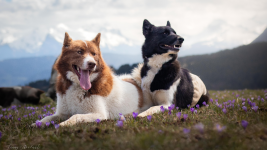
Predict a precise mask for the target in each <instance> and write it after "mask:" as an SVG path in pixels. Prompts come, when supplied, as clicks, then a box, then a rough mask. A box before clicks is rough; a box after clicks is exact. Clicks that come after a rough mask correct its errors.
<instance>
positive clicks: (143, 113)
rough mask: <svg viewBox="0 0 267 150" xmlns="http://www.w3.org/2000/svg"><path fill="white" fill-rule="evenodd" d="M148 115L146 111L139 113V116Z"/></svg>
mask: <svg viewBox="0 0 267 150" xmlns="http://www.w3.org/2000/svg"><path fill="white" fill-rule="evenodd" d="M146 116H148V115H147V113H146V112H142V113H141V114H139V115H138V116H137V117H146Z"/></svg>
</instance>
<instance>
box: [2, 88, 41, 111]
mask: <svg viewBox="0 0 267 150" xmlns="http://www.w3.org/2000/svg"><path fill="white" fill-rule="evenodd" d="M42 93H44V92H43V91H41V90H39V89H35V88H32V87H28V86H22V87H21V89H19V90H18V91H17V92H16V90H15V89H14V88H11V87H9V88H0V105H1V106H3V107H9V106H10V105H11V104H12V102H13V101H14V99H15V98H16V99H17V100H19V101H20V102H21V103H30V104H38V103H39V101H40V96H41V94H42Z"/></svg>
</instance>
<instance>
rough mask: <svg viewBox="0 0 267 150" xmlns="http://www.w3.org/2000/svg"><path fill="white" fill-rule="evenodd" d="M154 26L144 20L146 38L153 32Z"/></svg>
mask: <svg viewBox="0 0 267 150" xmlns="http://www.w3.org/2000/svg"><path fill="white" fill-rule="evenodd" d="M153 26H154V25H153V24H151V23H150V22H149V21H148V20H146V19H145V20H144V22H143V35H144V36H145V37H146V36H147V35H148V34H149V33H150V32H151V31H152V28H153Z"/></svg>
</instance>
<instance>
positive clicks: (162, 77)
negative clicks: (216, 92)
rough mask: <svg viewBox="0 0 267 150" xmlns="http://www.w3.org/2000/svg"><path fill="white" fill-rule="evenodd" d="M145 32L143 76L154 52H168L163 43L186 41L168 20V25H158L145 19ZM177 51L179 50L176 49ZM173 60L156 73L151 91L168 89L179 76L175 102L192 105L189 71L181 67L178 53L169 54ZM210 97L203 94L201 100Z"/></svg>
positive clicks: (191, 86) (172, 43)
mask: <svg viewBox="0 0 267 150" xmlns="http://www.w3.org/2000/svg"><path fill="white" fill-rule="evenodd" d="M143 34H144V36H145V38H146V39H145V42H144V44H143V46H142V55H143V59H144V66H143V68H142V69H141V77H142V78H144V77H145V76H147V72H148V71H149V69H150V67H149V66H148V65H147V63H148V59H149V58H150V57H152V56H153V55H154V54H163V53H166V52H168V49H164V48H162V47H161V46H160V45H161V44H166V45H176V44H182V42H183V41H184V39H183V38H181V37H180V36H179V35H176V32H175V31H174V30H173V29H172V28H171V24H170V22H169V21H168V22H167V26H160V27H156V26H154V25H152V24H151V23H150V22H149V21H148V20H144V23H143ZM176 52H177V51H176ZM169 56H170V57H172V59H171V60H169V61H168V62H166V63H164V64H163V65H162V67H161V69H160V70H159V71H158V73H157V74H156V75H155V77H154V79H153V81H152V82H151V85H150V91H151V92H154V91H156V90H168V89H169V88H170V86H171V85H173V83H174V82H175V81H177V80H178V79H179V78H180V79H181V80H180V83H179V85H178V86H177V91H176V93H174V99H173V103H174V104H175V105H176V106H177V107H179V108H187V106H188V105H191V103H192V100H193V95H194V86H193V83H192V78H191V76H190V74H189V71H188V70H186V69H184V68H181V67H180V65H179V62H178V60H177V54H171V55H169ZM208 99H209V97H208V96H205V95H202V97H201V98H200V100H199V103H201V105H200V104H199V105H200V106H202V103H203V102H204V101H205V102H208Z"/></svg>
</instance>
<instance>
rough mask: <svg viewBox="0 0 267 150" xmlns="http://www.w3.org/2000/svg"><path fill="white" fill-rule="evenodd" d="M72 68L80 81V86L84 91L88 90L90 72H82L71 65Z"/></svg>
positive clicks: (89, 86)
mask: <svg viewBox="0 0 267 150" xmlns="http://www.w3.org/2000/svg"><path fill="white" fill-rule="evenodd" d="M72 68H73V70H74V72H75V73H76V75H77V76H78V78H79V80H80V86H81V87H82V88H83V89H84V90H86V91H87V90H89V89H90V88H91V86H92V85H91V82H90V74H91V72H92V71H91V70H82V69H81V68H80V67H78V66H77V65H72Z"/></svg>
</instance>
